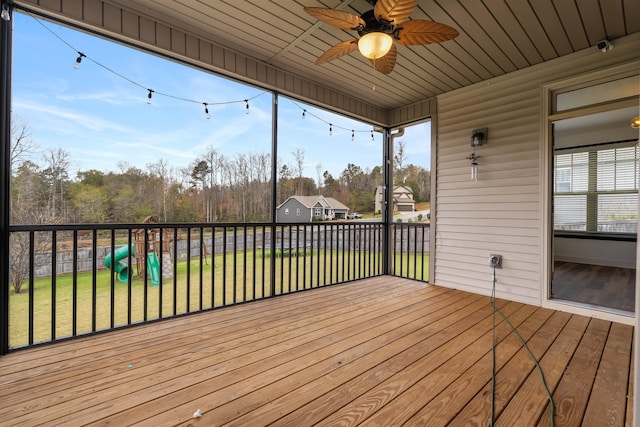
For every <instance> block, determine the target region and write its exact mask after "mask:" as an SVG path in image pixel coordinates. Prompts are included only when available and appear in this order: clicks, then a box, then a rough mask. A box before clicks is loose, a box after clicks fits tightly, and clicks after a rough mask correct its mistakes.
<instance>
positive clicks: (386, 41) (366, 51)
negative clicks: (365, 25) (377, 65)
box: [358, 32, 393, 59]
mask: <svg viewBox="0 0 640 427" xmlns="http://www.w3.org/2000/svg"><path fill="white" fill-rule="evenodd" d="M391 46H393V37H391V36H390V35H389V34H386V33H380V32H373V33H367V34H365V35H364V36H362V37H361V38H360V40H358V50H359V51H360V53H361V54H362V56H364V57H365V58H369V59H379V58H382V57H383V56H385V55H386V54H387V53H389V50H390V49H391Z"/></svg>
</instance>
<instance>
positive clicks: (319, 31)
mask: <svg viewBox="0 0 640 427" xmlns="http://www.w3.org/2000/svg"><path fill="white" fill-rule="evenodd" d="M106 2H107V3H112V4H114V5H117V6H118V7H121V8H123V9H125V10H131V11H134V12H137V13H140V14H142V15H146V16H149V17H151V18H153V19H156V20H158V21H159V22H164V23H167V24H170V25H172V26H175V27H178V28H181V29H183V30H184V31H186V32H187V33H191V34H194V35H197V36H200V37H203V38H205V39H209V40H212V41H214V42H215V43H217V44H219V45H221V46H223V47H226V48H229V49H232V50H234V51H236V52H239V53H243V54H245V55H248V56H249V57H252V58H255V59H256V60H258V61H261V62H264V63H268V64H270V65H272V66H274V67H277V68H281V69H284V70H287V71H289V72H293V73H294V74H297V75H300V76H305V77H306V78H309V79H312V80H314V81H316V82H318V83H319V84H322V85H324V86H327V87H330V88H333V89H335V90H338V91H340V92H344V93H347V94H351V95H352V96H355V97H357V98H360V99H362V100H363V101H365V102H368V103H370V104H372V105H376V106H378V107H380V108H383V109H386V110H392V109H395V108H399V107H403V106H406V105H410V104H413V103H415V102H419V101H422V100H424V99H427V98H430V97H433V96H435V95H438V94H441V93H444V92H448V91H451V90H454V89H457V88H461V87H464V86H467V85H470V84H472V83H476V82H480V81H483V80H487V79H490V78H492V77H496V76H500V75H502V74H506V73H509V72H512V71H515V70H519V69H523V68H526V67H529V66H531V65H534V64H538V63H540V62H543V61H548V60H551V59H554V58H557V57H560V56H563V55H567V54H570V53H572V52H576V51H579V50H582V49H586V48H589V47H593V46H595V45H596V44H597V43H598V41H600V40H603V39H608V40H612V41H614V43H615V39H616V38H619V37H622V36H625V35H629V34H632V33H636V32H638V31H640V19H638V17H639V16H640V2H639V1H638V0H575V1H574V0H570V1H568V0H458V1H454V0H420V1H419V2H418V5H417V7H416V8H415V9H414V11H413V13H412V14H411V18H412V19H426V20H432V21H437V22H441V23H444V24H447V25H449V26H451V27H453V28H455V29H457V30H458V31H459V33H460V35H459V36H458V37H457V38H456V39H454V40H450V41H447V42H444V43H441V44H430V45H425V46H409V47H407V46H400V45H398V46H397V47H398V59H397V63H396V67H395V70H394V71H393V72H392V73H391V74H389V75H384V74H381V73H379V72H376V71H375V70H374V69H373V68H372V66H371V64H370V63H369V61H368V60H367V59H365V58H363V57H362V56H361V55H360V54H359V52H357V51H356V52H353V53H351V54H349V55H347V56H344V57H342V58H339V59H337V60H334V61H332V62H330V63H328V64H323V65H316V64H315V63H314V61H315V59H316V57H318V56H319V55H320V54H321V53H323V52H324V51H325V50H327V49H328V48H329V47H331V46H333V45H335V44H337V43H339V42H340V41H343V40H348V39H353V38H355V37H357V34H356V33H355V31H344V30H340V29H337V28H334V27H331V26H330V25H327V24H324V23H320V22H318V21H317V20H316V19H315V18H313V17H311V16H309V15H307V14H306V13H305V12H304V11H303V7H304V6H315V7H328V8H335V9H339V10H343V11H346V12H350V13H353V14H356V15H359V14H361V13H363V12H365V11H367V10H370V9H371V5H370V4H369V2H367V1H365V0H343V1H340V0H242V1H239V0H217V1H205V0H197V1H196V0H107V1H106ZM593 49H596V48H595V47H593Z"/></svg>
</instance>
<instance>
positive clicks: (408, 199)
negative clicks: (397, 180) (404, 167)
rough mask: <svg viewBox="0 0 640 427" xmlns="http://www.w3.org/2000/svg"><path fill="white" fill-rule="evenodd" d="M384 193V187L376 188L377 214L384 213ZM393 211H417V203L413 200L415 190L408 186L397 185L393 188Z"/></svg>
mask: <svg viewBox="0 0 640 427" xmlns="http://www.w3.org/2000/svg"><path fill="white" fill-rule="evenodd" d="M383 196H384V193H383V192H382V186H381V185H379V186H378V187H377V188H376V196H375V208H374V209H375V212H382V201H383V200H382V199H383ZM392 200H393V210H394V211H398V212H413V211H414V210H416V201H415V200H414V199H413V190H412V189H411V187H409V186H408V185H396V186H395V187H393V196H392Z"/></svg>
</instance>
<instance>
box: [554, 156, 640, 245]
mask: <svg viewBox="0 0 640 427" xmlns="http://www.w3.org/2000/svg"><path fill="white" fill-rule="evenodd" d="M639 151H640V150H639V149H638V147H636V146H635V145H634V146H630V147H616V148H607V147H602V146H601V147H590V148H589V151H580V152H575V150H572V152H570V153H566V154H561V153H557V154H556V155H555V159H554V160H555V164H554V193H555V194H554V228H555V229H556V230H566V231H577V232H580V231H582V232H588V233H625V234H636V232H637V222H638V155H639Z"/></svg>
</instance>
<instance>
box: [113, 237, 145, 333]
mask: <svg viewBox="0 0 640 427" xmlns="http://www.w3.org/2000/svg"><path fill="white" fill-rule="evenodd" d="M132 245H133V230H132V229H130V228H129V229H128V230H127V248H129V250H128V251H127V324H128V325H130V324H131V323H132V322H133V318H132V317H133V315H132V312H133V310H132V299H133V285H132V281H133V262H134V261H133V260H134V258H133V254H132V252H135V248H134V250H133V251H132V250H131V246H132ZM138 256H139V255H138ZM112 260H113V259H112ZM112 262H115V260H113V261H112ZM111 275H112V276H113V273H112V274H111Z"/></svg>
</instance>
